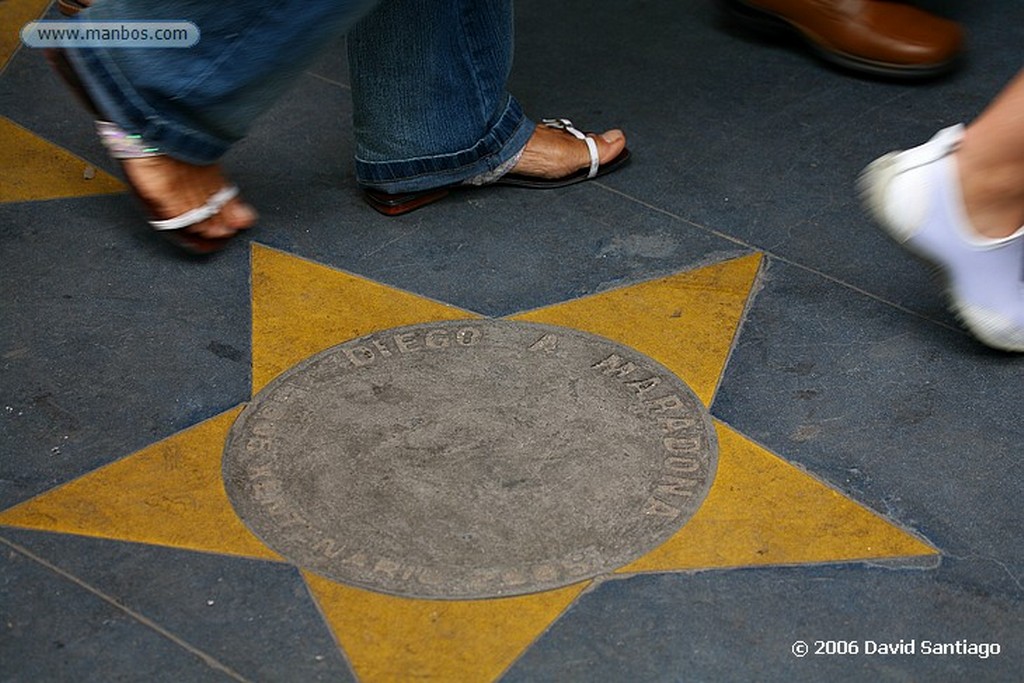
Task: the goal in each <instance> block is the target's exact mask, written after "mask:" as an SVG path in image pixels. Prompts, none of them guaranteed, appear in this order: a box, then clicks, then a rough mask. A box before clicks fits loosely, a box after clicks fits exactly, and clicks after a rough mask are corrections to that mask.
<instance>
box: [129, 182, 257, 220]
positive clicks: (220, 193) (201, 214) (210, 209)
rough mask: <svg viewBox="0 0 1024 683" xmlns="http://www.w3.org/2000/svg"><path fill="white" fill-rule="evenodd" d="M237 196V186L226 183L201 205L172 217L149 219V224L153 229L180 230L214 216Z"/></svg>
mask: <svg viewBox="0 0 1024 683" xmlns="http://www.w3.org/2000/svg"><path fill="white" fill-rule="evenodd" d="M237 196H238V188H237V187H236V186H234V185H228V186H225V187H222V188H221V189H219V190H217V192H215V193H214V194H213V196H211V197H210V198H209V199H207V200H206V203H205V204H203V205H202V206H197V207H196V208H194V209H190V210H188V211H186V212H185V213H183V214H181V215H180V216H175V217H174V218H167V219H164V220H160V221H149V224H150V225H151V226H152V227H153V229H154V230H181V229H182V228H187V227H188V226H190V225H195V224H196V223H202V222H203V221H205V220H206V219H207V218H211V217H212V216H216V215H217V214H218V213H220V210H221V209H223V208H224V205H225V204H227V203H228V202H229V201H231V200H232V199H234V198H235V197H237Z"/></svg>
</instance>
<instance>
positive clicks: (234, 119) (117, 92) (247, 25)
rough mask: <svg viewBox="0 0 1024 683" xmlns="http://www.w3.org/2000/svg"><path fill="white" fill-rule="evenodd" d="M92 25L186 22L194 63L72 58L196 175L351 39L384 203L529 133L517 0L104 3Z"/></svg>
mask: <svg viewBox="0 0 1024 683" xmlns="http://www.w3.org/2000/svg"><path fill="white" fill-rule="evenodd" d="M81 16H82V18H83V19H84V20H88V19H95V20H104V21H117V20H125V19H134V20H158V19H167V20H189V21H192V22H193V23H195V24H196V25H197V26H198V27H199V29H200V33H201V38H200V40H199V43H198V44H197V45H196V46H194V47H192V48H190V49H89V50H70V51H69V57H70V58H71V60H72V62H73V64H74V66H75V70H76V71H77V72H78V73H79V75H80V77H81V78H82V80H83V82H84V83H85V85H86V87H87V89H88V90H89V92H90V94H91V95H92V97H93V99H94V100H95V101H96V103H97V105H98V107H99V108H100V110H101V111H102V112H103V113H104V114H105V115H106V116H107V117H108V118H110V120H112V121H114V122H115V123H117V124H118V125H119V126H121V127H122V128H124V129H125V130H126V131H128V132H129V133H134V134H138V135H141V136H142V137H143V138H144V139H145V140H146V141H147V142H149V143H151V144H152V145H154V146H156V147H159V148H160V149H161V150H162V151H163V152H165V153H166V154H168V155H170V156H172V157H174V158H177V159H181V160H183V161H187V162H189V163H194V164H209V163H213V162H215V161H217V160H218V159H219V158H220V157H221V156H223V155H224V153H225V152H227V150H228V149H229V148H230V147H231V145H232V144H234V143H235V142H237V141H238V140H240V139H242V138H243V137H244V136H245V135H246V133H247V132H248V130H249V128H250V126H251V124H252V122H253V121H254V120H255V119H256V117H258V116H259V115H260V114H261V113H262V112H264V111H265V110H267V109H268V108H270V106H271V105H272V104H273V103H274V102H275V101H276V100H277V98H278V97H280V96H281V95H282V94H283V93H284V91H285V90H286V88H287V87H288V85H289V84H290V83H291V82H293V81H294V80H295V78H296V77H297V76H298V75H299V73H300V72H301V71H302V69H304V68H305V67H306V66H307V65H308V64H309V62H310V61H311V60H312V58H313V57H314V56H315V55H316V54H317V53H318V52H319V51H320V49H321V48H322V47H323V46H324V45H325V44H326V43H327V42H328V41H330V40H331V39H332V38H336V37H338V36H339V35H341V34H343V33H346V32H348V34H349V59H350V63H351V70H352V74H351V75H352V100H353V107H354V127H355V136H356V156H357V158H356V177H357V179H358V180H359V182H360V184H362V185H364V186H366V187H371V188H375V189H379V190H384V191H386V192H395V193H397V192H409V191H414V190H423V189H429V188H433V187H439V186H442V185H448V184H453V183H458V182H461V181H463V180H466V179H469V178H472V177H474V176H477V175H480V174H482V173H486V172H488V171H492V170H494V169H495V168H496V167H498V166H500V165H501V164H502V163H504V162H506V161H507V160H509V159H511V158H512V157H514V156H515V155H516V154H517V153H518V152H519V151H520V150H521V149H522V148H523V147H524V146H525V145H526V141H527V140H528V139H529V137H530V135H531V134H532V133H533V129H534V124H533V123H532V122H531V121H530V120H529V119H527V118H526V117H525V115H524V114H523V111H522V109H521V107H520V106H519V103H518V102H517V101H516V100H515V98H513V97H512V96H511V95H509V94H508V92H507V91H506V90H505V85H506V81H507V79H508V74H509V70H510V69H511V63H512V40H513V36H512V0H443V1H441V2H438V1H437V0H382V1H380V2H377V1H376V0H247V1H246V2H244V3H243V2H234V1H232V0H221V1H219V2H210V1H209V0H99V1H98V2H97V3H96V4H95V5H94V6H93V7H92V8H91V9H89V10H87V11H85V12H83V13H82V14H81Z"/></svg>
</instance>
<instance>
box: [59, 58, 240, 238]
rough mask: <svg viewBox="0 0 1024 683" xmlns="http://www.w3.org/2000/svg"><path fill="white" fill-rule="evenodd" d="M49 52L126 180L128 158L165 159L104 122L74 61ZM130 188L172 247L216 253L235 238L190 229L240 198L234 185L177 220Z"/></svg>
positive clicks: (149, 221)
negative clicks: (163, 214)
mask: <svg viewBox="0 0 1024 683" xmlns="http://www.w3.org/2000/svg"><path fill="white" fill-rule="evenodd" d="M45 53H46V59H47V61H49V63H50V66H51V67H53V69H54V70H55V71H56V72H57V74H58V75H59V76H60V77H61V78H62V79H63V80H64V82H65V83H66V84H67V85H68V87H69V88H71V90H72V92H73V93H74V94H75V95H76V96H77V98H78V100H79V101H80V102H81V103H82V104H83V105H84V106H85V108H86V109H88V110H89V111H90V112H91V113H92V114H93V116H95V117H96V119H97V120H96V132H97V134H98V135H99V138H100V142H101V143H102V144H103V146H104V147H105V148H106V150H107V153H108V154H109V155H110V157H111V158H112V159H114V160H115V161H117V162H118V163H120V164H121V171H122V173H123V174H124V176H125V179H126V180H127V179H128V177H129V176H128V174H127V172H125V168H124V164H123V163H122V162H123V161H125V160H127V159H141V158H144V157H154V156H162V155H161V153H160V151H159V150H157V149H156V148H154V147H149V146H148V145H147V144H146V142H145V141H144V140H143V139H142V138H141V137H140V136H138V135H129V134H128V133H126V132H125V131H123V130H122V129H121V128H120V127H118V126H117V125H116V124H114V123H111V122H110V121H102V120H100V119H101V118H102V114H100V111H99V108H98V107H97V106H96V104H95V102H93V100H92V98H91V97H90V96H89V93H88V91H86V89H85V86H84V85H82V81H81V79H79V77H78V74H77V73H75V70H74V68H73V67H72V66H71V62H70V61H68V57H67V54H65V53H64V51H63V50H60V49H50V50H46V51H45ZM128 186H129V187H130V188H131V189H132V192H133V194H134V195H135V196H136V197H137V198H138V199H139V201H140V202H141V203H142V204H143V206H144V207H145V208H146V212H147V214H148V215H149V218H148V220H147V222H148V223H149V225H150V227H151V228H152V229H153V230H155V231H156V232H158V233H160V235H161V236H163V237H165V238H166V239H167V240H168V241H170V242H171V243H172V244H174V245H175V246H177V247H179V248H181V249H183V250H184V251H186V252H188V253H190V254H195V255H206V254H212V253H214V252H216V251H219V250H221V249H223V248H224V247H225V246H227V244H228V243H229V242H230V241H231V240H232V239H233V238H234V235H232V236H231V237H220V238H212V237H204V236H202V235H199V234H196V233H191V232H188V231H187V228H189V227H191V226H193V225H196V224H198V223H202V222H203V221H205V220H207V219H209V218H212V217H213V216H216V215H217V214H218V213H220V212H221V210H222V209H223V208H224V206H225V205H226V204H227V203H228V202H229V201H231V200H232V199H234V198H235V197H237V196H238V188H237V187H235V186H234V185H227V186H225V187H222V188H221V189H220V190H218V191H217V192H215V193H214V194H213V195H212V196H211V197H210V198H209V199H207V200H206V203H205V204H203V205H202V206H198V207H196V208H194V209H190V210H189V211H186V212H185V213H183V214H181V215H180V216H175V217H173V218H157V217H156V216H157V212H156V208H157V207H156V206H155V205H154V204H153V203H152V202H150V201H149V200H147V199H146V198H145V197H143V196H142V194H141V193H140V192H139V191H138V189H137V188H136V187H135V186H134V185H132V183H131V181H130V180H128Z"/></svg>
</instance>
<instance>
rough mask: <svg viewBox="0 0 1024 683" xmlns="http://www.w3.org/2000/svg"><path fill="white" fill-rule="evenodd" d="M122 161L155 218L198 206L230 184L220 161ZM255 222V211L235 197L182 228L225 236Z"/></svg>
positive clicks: (214, 236) (160, 158)
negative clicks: (217, 210) (195, 163)
mask: <svg viewBox="0 0 1024 683" xmlns="http://www.w3.org/2000/svg"><path fill="white" fill-rule="evenodd" d="M122 164H123V167H124V172H125V174H126V175H127V176H128V180H129V181H130V182H131V184H132V186H133V187H134V188H135V191H136V192H137V193H138V195H139V197H140V198H141V199H142V201H143V202H145V203H146V205H147V207H148V208H149V210H150V212H151V213H152V214H153V218H156V219H166V218H174V217H176V216H180V215H181V214H183V213H185V212H187V211H190V210H192V209H195V208H198V207H200V206H202V205H203V204H205V203H206V202H207V200H208V199H209V198H210V197H211V196H213V195H214V194H215V193H216V192H217V191H218V190H220V189H222V188H223V187H225V186H226V185H228V182H227V180H225V178H224V174H223V173H222V171H221V168H220V165H219V164H215V165H212V166H193V165H191V164H186V163H185V162H183V161H178V160H177V159H172V158H171V157H168V156H153V157H143V158H140V159H125V160H123V161H122ZM255 222H256V211H255V210H253V208H252V207H251V206H249V205H248V204H246V203H245V202H243V201H242V200H241V199H240V198H238V197H235V198H234V199H232V200H230V201H229V202H228V203H227V204H225V205H224V208H223V209H221V211H220V213H218V214H217V215H216V216H212V217H210V218H208V219H206V220H205V221H203V222H201V223H197V224H195V225H192V226H189V227H187V228H183V231H184V232H187V233H190V234H192V235H196V236H198V237H201V238H206V239H226V238H228V237H231V236H232V235H234V234H235V233H237V232H238V231H240V230H245V229H247V228H250V227H252V225H253V224H254V223H255Z"/></svg>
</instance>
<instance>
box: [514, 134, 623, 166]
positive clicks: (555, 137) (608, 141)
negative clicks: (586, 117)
mask: <svg viewBox="0 0 1024 683" xmlns="http://www.w3.org/2000/svg"><path fill="white" fill-rule="evenodd" d="M591 137H592V138H594V142H596V143H597V153H598V158H599V159H600V161H601V163H602V164H606V163H608V162H609V161H611V160H612V159H614V158H615V157H617V156H618V155H619V153H620V152H622V150H623V149H625V147H626V136H625V135H624V134H623V133H622V131H621V130H618V129H615V130H609V131H606V132H604V133H601V134H600V135H592V136H591ZM588 166H590V153H589V152H588V151H587V145H586V143H585V142H583V140H580V139H578V138H575V137H573V136H572V135H570V134H568V133H566V132H565V131H563V130H559V129H557V128H549V127H547V126H543V125H539V126H537V128H536V130H534V131H533V135H532V136H531V137H530V140H529V141H528V142H527V143H526V148H525V149H524V150H523V155H522V156H521V157H519V162H518V163H517V164H516V165H515V167H514V168H513V169H512V173H516V174H519V175H526V176H533V177H535V178H564V177H565V176H568V175H572V174H573V173H575V172H576V171H578V170H580V169H581V168H587V167H588Z"/></svg>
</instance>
